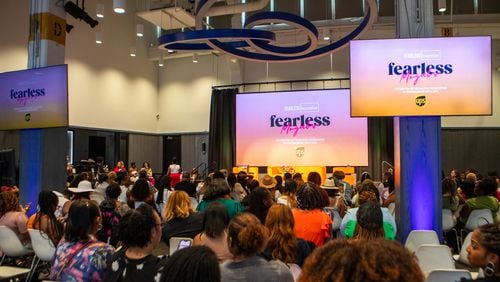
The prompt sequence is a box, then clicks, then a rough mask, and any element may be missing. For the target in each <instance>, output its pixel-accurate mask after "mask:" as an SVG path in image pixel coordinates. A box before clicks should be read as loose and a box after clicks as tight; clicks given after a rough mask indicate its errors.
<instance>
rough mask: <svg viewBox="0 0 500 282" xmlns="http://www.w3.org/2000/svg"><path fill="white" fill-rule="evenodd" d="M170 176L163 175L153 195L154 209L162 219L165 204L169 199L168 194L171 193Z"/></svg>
mask: <svg viewBox="0 0 500 282" xmlns="http://www.w3.org/2000/svg"><path fill="white" fill-rule="evenodd" d="M170 181H171V179H170V176H168V175H163V176H162V177H161V178H160V181H159V183H158V191H156V193H155V197H154V198H155V203H156V209H157V210H158V211H159V212H160V215H161V216H162V218H163V215H164V214H165V204H166V203H167V201H168V198H169V197H170V194H171V193H172V191H171V187H170Z"/></svg>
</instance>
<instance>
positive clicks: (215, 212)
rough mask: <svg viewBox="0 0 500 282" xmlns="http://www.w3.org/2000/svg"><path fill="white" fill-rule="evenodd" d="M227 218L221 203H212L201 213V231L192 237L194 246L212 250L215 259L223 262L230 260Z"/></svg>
mask: <svg viewBox="0 0 500 282" xmlns="http://www.w3.org/2000/svg"><path fill="white" fill-rule="evenodd" d="M228 224H229V216H228V214H227V210H226V208H225V207H224V205H222V204H221V203H218V202H212V203H210V204H209V205H208V208H207V209H206V210H205V211H204V212H203V231H202V232H201V233H200V234H198V235H196V237H194V245H204V246H207V247H209V248H210V249H212V251H214V252H215V254H216V255H217V259H218V260H219V261H220V262H223V261H225V260H228V259H232V258H233V255H232V254H231V253H230V252H229V247H228V245H227V230H226V229H227V225H228Z"/></svg>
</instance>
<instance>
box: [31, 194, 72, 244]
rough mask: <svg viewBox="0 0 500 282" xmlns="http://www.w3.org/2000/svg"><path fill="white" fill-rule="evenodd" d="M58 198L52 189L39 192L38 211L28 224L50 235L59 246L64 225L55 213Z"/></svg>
mask: <svg viewBox="0 0 500 282" xmlns="http://www.w3.org/2000/svg"><path fill="white" fill-rule="evenodd" d="M57 203H58V198H57V195H56V194H54V193H53V192H52V191H48V190H42V191H40V193H39V194H38V212H37V213H36V214H34V215H32V216H31V217H30V218H29V220H28V223H27V225H26V227H27V228H29V229H38V230H41V231H43V232H44V233H45V234H47V236H49V238H50V240H51V241H52V243H54V246H57V244H58V243H59V240H61V238H62V236H63V225H62V223H61V222H59V221H58V220H57V218H56V216H55V214H54V212H55V211H56V209H57Z"/></svg>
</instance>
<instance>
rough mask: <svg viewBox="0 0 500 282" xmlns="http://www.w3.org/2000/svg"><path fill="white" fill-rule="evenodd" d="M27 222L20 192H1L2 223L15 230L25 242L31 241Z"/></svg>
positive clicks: (0, 210) (0, 213) (0, 218)
mask: <svg viewBox="0 0 500 282" xmlns="http://www.w3.org/2000/svg"><path fill="white" fill-rule="evenodd" d="M27 222H28V217H27V216H26V210H24V209H21V208H20V206H19V194H18V192H15V191H9V192H0V225H5V226H7V227H9V228H10V229H11V230H12V231H14V233H16V235H17V237H19V240H21V242H22V243H23V244H28V243H29V242H30V239H29V235H28V229H27V228H26V223H27Z"/></svg>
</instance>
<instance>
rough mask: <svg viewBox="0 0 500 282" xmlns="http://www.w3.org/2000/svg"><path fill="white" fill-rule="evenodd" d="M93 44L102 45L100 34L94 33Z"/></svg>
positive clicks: (98, 32)
mask: <svg viewBox="0 0 500 282" xmlns="http://www.w3.org/2000/svg"><path fill="white" fill-rule="evenodd" d="M95 43H97V44H102V33H101V32H100V31H96V33H95Z"/></svg>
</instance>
